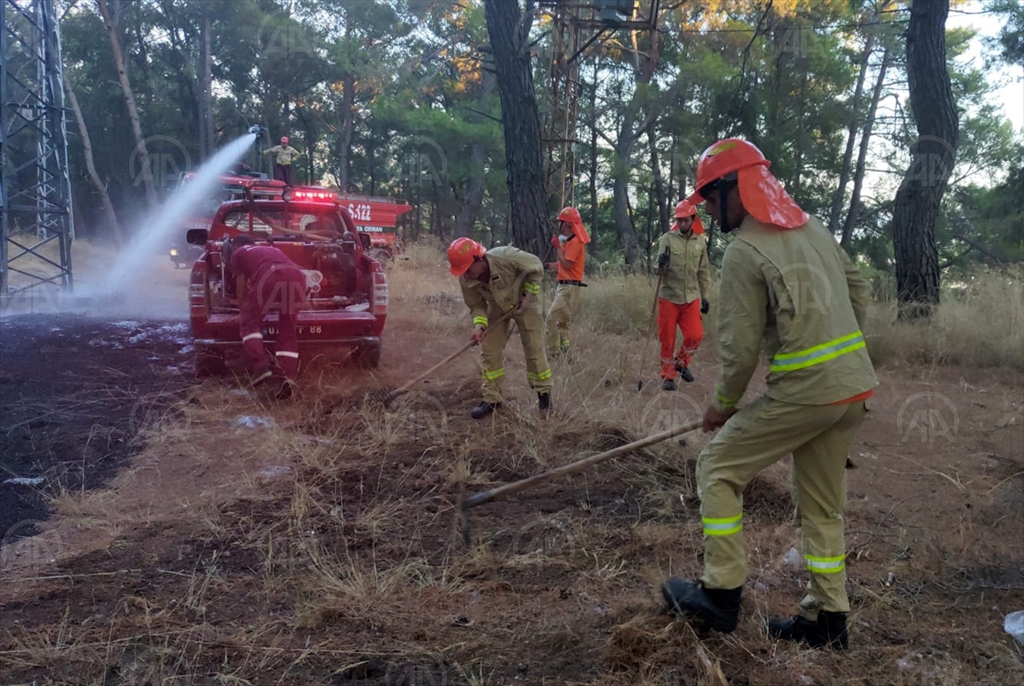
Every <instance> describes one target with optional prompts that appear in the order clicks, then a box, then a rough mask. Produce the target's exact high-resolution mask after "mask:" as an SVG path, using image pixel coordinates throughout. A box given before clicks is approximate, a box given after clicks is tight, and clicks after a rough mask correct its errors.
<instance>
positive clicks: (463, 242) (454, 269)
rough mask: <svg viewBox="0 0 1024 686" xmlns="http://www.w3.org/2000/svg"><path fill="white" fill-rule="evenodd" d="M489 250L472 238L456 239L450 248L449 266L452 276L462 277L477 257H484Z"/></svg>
mask: <svg viewBox="0 0 1024 686" xmlns="http://www.w3.org/2000/svg"><path fill="white" fill-rule="evenodd" d="M486 252H487V248H485V247H484V246H482V245H480V244H479V243H477V242H476V241H474V240H473V239H472V238H456V239H455V240H454V241H452V244H451V245H449V246H448V266H449V271H450V272H451V273H452V276H462V275H463V274H465V273H466V270H467V269H469V266H470V265H471V264H473V260H474V259H476V258H477V257H483V256H484V253H486Z"/></svg>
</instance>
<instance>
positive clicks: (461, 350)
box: [389, 309, 515, 398]
mask: <svg viewBox="0 0 1024 686" xmlns="http://www.w3.org/2000/svg"><path fill="white" fill-rule="evenodd" d="M513 314H515V309H511V310H509V311H508V312H506V313H505V314H503V315H501V316H500V317H498V318H497V319H496V320H494V322H492V323H491V324H490V325H489V326H488V327H487V328H486V329H484V336H486V335H487V334H488V332H490V331H491V329H493V327H494V325H495V324H500V323H501V322H503V321H505V320H506V319H508V318H509V317H511V316H512V315H513ZM476 345H477V344H476V343H474V342H472V341H470V342H469V343H467V344H466V345H464V346H462V347H461V348H459V349H458V350H456V351H455V352H453V353H452V354H451V355H449V356H448V357H446V358H444V359H443V360H441V361H440V362H438V363H437V364H435V365H434V366H433V367H431V368H430V369H428V370H427V371H425V372H423V373H422V374H420V375H419V376H417V377H414V378H412V379H410V380H409V381H406V382H405V383H404V384H402V385H401V386H399V387H398V388H396V389H395V390H393V391H391V393H390V394H389V396H390V397H392V398H397V397H398V396H400V395H401V394H403V393H407V392H408V391H409V389H411V388H412V387H413V386H415V385H416V384H418V383H419V382H421V381H423V380H424V379H426V378H428V377H429V376H431V375H432V374H433V373H434V372H436V371H437V370H438V369H440V368H441V367H443V366H445V365H446V364H448V363H449V362H451V361H452V360H454V359H455V358H456V357H458V356H459V355H461V354H462V353H464V352H466V351H467V350H469V349H470V348H473V347H475V346H476Z"/></svg>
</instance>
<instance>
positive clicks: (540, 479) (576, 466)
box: [459, 419, 702, 547]
mask: <svg viewBox="0 0 1024 686" xmlns="http://www.w3.org/2000/svg"><path fill="white" fill-rule="evenodd" d="M701 425H702V421H701V420H699V419H697V420H694V421H692V422H688V423H686V424H681V425H680V426H677V427H675V428H673V429H668V430H667V431H662V432H661V433H657V434H654V435H653V436H648V437H647V438H642V439H640V440H638V441H633V442H632V443H627V444H626V445H621V446H619V447H618V448H613V449H611V450H606V451H605V452H603V453H598V454H597V455H591V456H590V457H586V458H583V459H582V460H578V461H576V462H573V463H571V464H567V465H564V466H562V467H557V468H555V469H549V470H548V471H546V472H543V473H541V474H535V475H534V476H530V477H527V478H525V479H520V480H519V481H514V482H512V483H510V484H505V485H504V486H499V487H497V488H492V489H491V490H489V491H484V492H482V493H475V494H473V495H471V496H468V497H465V498H463V499H462V504H461V506H460V508H459V526H460V528H461V530H462V540H463V542H464V543H465V544H466V546H467V547H468V546H469V545H470V537H469V533H470V531H469V511H470V510H471V509H472V508H474V507H477V506H479V505H483V504H484V503H489V502H491V501H492V500H497V499H498V498H501V497H503V496H507V495H512V494H513V493H518V492H519V491H522V490H525V489H527V488H532V487H533V486H537V485H540V484H543V483H546V482H548V481H551V480H552V479H557V478H558V477H560V476H566V475H569V474H575V473H576V472H579V471H582V470H584V469H586V468H587V467H593V466H594V465H596V464H600V463H601V462H604V461H605V460H610V459H611V458H613V457H618V456H619V455H625V454H626V453H630V452H633V451H634V450H640V449H641V448H646V447H647V446H649V445H654V444H655V443H660V442H662V441H667V440H668V439H670V438H673V437H675V436H678V435H680V434H685V433H688V432H690V431H693V430H694V429H699V428H700V427H701Z"/></svg>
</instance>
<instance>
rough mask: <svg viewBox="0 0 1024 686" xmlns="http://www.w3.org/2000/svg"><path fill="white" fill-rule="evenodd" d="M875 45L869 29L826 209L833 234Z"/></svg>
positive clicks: (851, 156) (836, 226)
mask: <svg viewBox="0 0 1024 686" xmlns="http://www.w3.org/2000/svg"><path fill="white" fill-rule="evenodd" d="M874 47H875V33H874V31H871V32H870V33H868V37H867V39H866V40H865V42H864V52H863V53H861V62H860V73H859V74H858V75H857V85H856V87H854V89H853V102H852V103H851V105H850V107H849V112H850V125H849V126H848V127H847V129H846V150H845V151H844V152H843V166H842V168H841V169H840V170H839V185H838V186H836V192H835V193H833V194H832V205H831V207H829V211H828V230H829V231H831V232H832V233H833V234H835V233H836V231H838V230H839V213H840V212H841V211H842V209H843V200H844V198H845V196H846V185H847V184H848V183H850V172H851V171H853V170H852V167H853V149H854V147H855V145H856V142H857V129H858V128H860V127H859V126H858V123H859V122H858V117H857V112H859V111H860V99H861V97H862V95H863V93H864V81H865V79H867V74H868V61H869V60H870V59H871V51H872V50H874Z"/></svg>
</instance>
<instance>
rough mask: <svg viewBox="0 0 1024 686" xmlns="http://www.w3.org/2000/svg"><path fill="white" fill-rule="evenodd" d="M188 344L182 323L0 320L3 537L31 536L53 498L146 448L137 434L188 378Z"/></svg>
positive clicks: (102, 477) (99, 479)
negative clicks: (39, 480) (48, 502)
mask: <svg viewBox="0 0 1024 686" xmlns="http://www.w3.org/2000/svg"><path fill="white" fill-rule="evenodd" d="M189 344H190V335H189V331H188V324H187V323H186V322H174V321H159V320H135V319H124V320H114V321H110V320H100V319H93V318H89V317H86V316H83V315H73V314H56V315H38V314H35V315H24V316H11V317H4V318H3V319H0V533H2V534H3V539H2V543H7V542H9V541H11V540H14V539H16V538H20V537H22V536H28V535H32V534H33V533H35V532H36V530H35V524H36V523H38V522H39V521H40V520H43V519H45V518H46V517H47V514H48V507H47V501H48V499H49V498H51V497H52V496H54V495H56V494H58V493H60V492H62V491H66V490H76V489H80V488H82V487H84V488H95V487H97V486H99V485H101V484H103V483H106V482H107V481H108V480H109V479H110V478H111V477H112V476H114V474H116V473H117V470H118V469H119V468H120V467H121V466H123V465H124V464H125V463H126V461H127V460H128V458H129V457H131V455H132V454H133V453H134V452H136V451H137V450H138V449H140V448H141V447H142V446H141V441H140V440H139V439H138V435H139V432H140V431H141V430H142V429H144V428H145V427H146V426H149V425H150V424H151V423H152V422H153V421H154V420H155V418H157V417H159V416H161V415H162V413H165V412H167V411H168V408H169V407H170V405H171V404H172V403H173V401H175V400H177V399H180V398H181V397H183V393H184V392H185V391H186V390H187V389H188V388H189V386H190V385H191V383H192V378H193V372H192V361H191V355H190V354H189V353H190V351H191V348H190V347H189ZM40 478H41V479H42V482H38V479H40ZM19 480H20V481H21V483H19Z"/></svg>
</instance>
